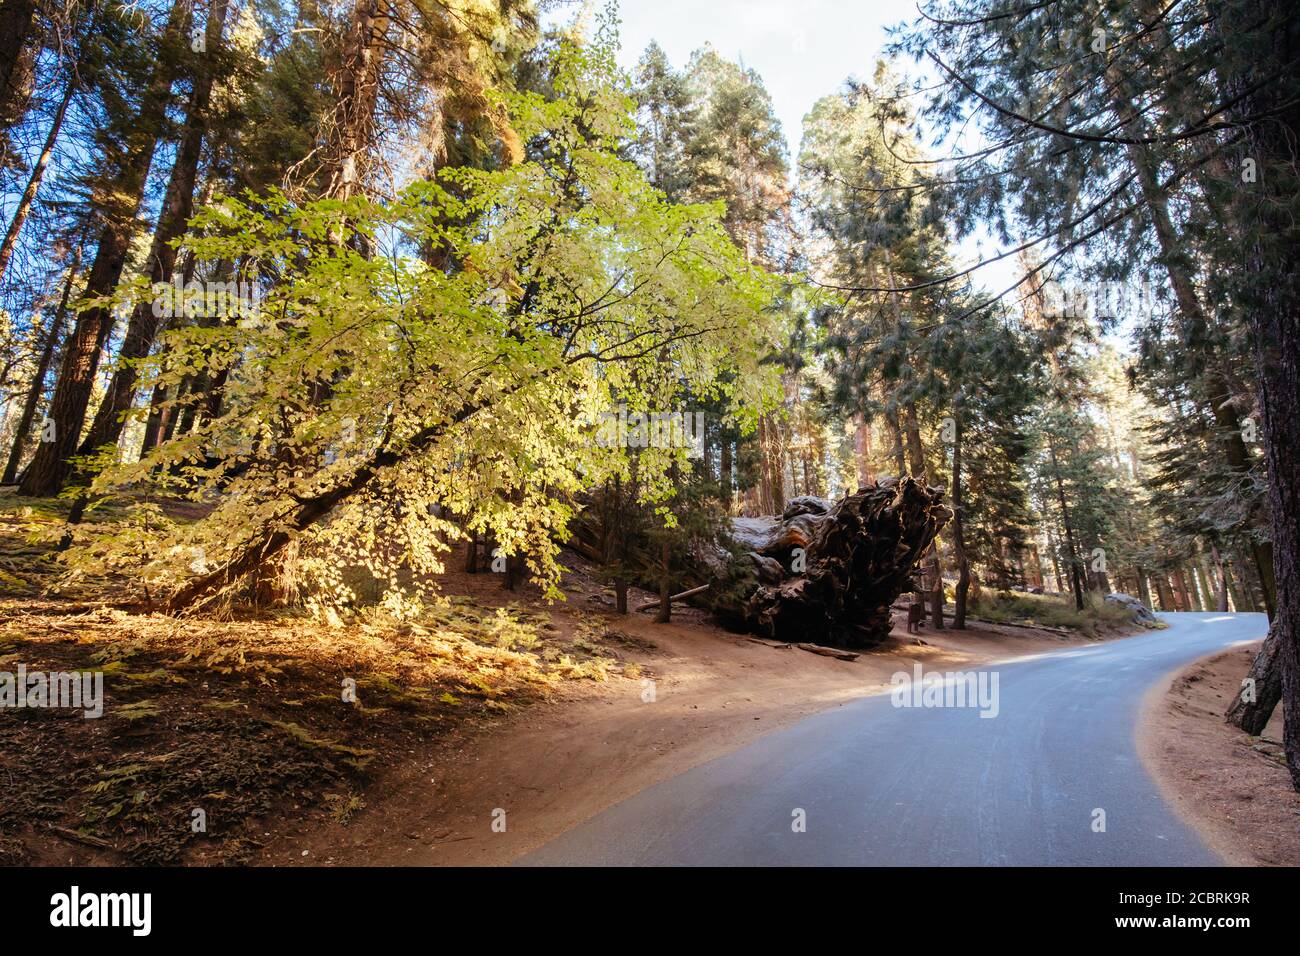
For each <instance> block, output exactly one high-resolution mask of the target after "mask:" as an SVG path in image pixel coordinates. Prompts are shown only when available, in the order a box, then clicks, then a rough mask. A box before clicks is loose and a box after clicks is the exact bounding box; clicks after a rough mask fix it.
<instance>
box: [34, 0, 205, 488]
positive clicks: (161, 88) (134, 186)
mask: <svg viewBox="0 0 1300 956" xmlns="http://www.w3.org/2000/svg"><path fill="white" fill-rule="evenodd" d="M186 4H187V0H176V2H175V3H174V4H173V5H172V8H171V13H170V15H169V17H168V22H167V26H166V28H165V41H164V42H165V43H170V42H174V41H175V40H176V39H177V38H178V37H179V36H180V35H181V33H182V31H183V29H184V25H185V22H186V20H187V19H188V17H187V5H186ZM174 78H175V69H174V66H173V65H172V64H171V63H170V62H169V61H168V59H166V58H164V60H163V61H161V62H160V63H159V64H158V65H157V66H156V67H155V69H154V72H153V76H152V77H151V78H150V81H149V86H148V89H147V90H146V92H145V95H144V97H143V100H142V102H141V105H140V110H139V113H138V114H137V122H136V124H135V126H134V127H133V128H132V133H131V136H130V139H129V141H128V142H127V143H126V145H125V148H124V157H123V162H122V166H121V168H120V170H119V172H118V174H117V175H116V177H115V178H114V181H113V182H112V184H111V186H110V187H107V188H105V189H102V190H100V191H99V193H98V195H97V196H96V200H95V202H96V206H97V207H98V211H99V212H100V214H101V215H102V216H103V218H104V220H105V226H104V230H103V232H102V234H101V235H100V239H99V244H98V247H97V248H96V250H95V259H94V262H93V264H92V265H91V267H90V275H89V277H88V279H87V282H86V296H87V297H88V298H89V297H103V296H109V295H111V294H112V293H113V291H114V289H116V287H117V283H118V281H119V280H120V279H121V277H122V270H123V269H124V268H125V266H126V258H127V255H128V253H129V252H130V246H131V239H132V237H133V236H134V234H135V230H136V225H137V223H136V213H137V211H138V210H139V208H140V202H141V199H142V198H143V196H144V189H145V185H146V182H147V180H148V177H149V167H150V166H151V165H152V164H153V156H154V152H155V150H156V149H157V146H158V141H159V139H160V137H161V135H162V131H163V127H164V124H165V122H166V118H167V116H166V113H167V104H168V101H169V100H170V99H171V87H172V81H173V79H174ZM112 326H113V315H112V312H111V310H109V309H108V308H106V307H105V306H102V305H92V306H88V307H87V308H86V309H84V310H83V311H82V312H81V313H80V314H78V316H77V323H76V326H75V327H74V328H73V331H72V335H71V336H70V337H69V339H68V345H67V347H66V348H65V349H64V355H63V362H62V363H61V365H60V367H59V379H58V383H57V384H56V385H55V388H54V398H53V400H52V401H51V402H50V419H51V420H52V421H53V422H54V429H55V440H54V441H52V442H42V443H41V444H40V445H39V446H37V449H36V454H35V456H34V457H33V458H32V463H31V464H30V465H29V466H28V468H27V473H26V475H24V477H23V482H22V485H21V486H20V487H19V493H20V494H23V495H52V494H56V493H57V492H58V491H59V490H60V489H61V488H62V487H63V484H64V482H65V480H66V479H67V476H68V472H69V464H68V458H69V457H71V455H72V454H73V452H74V451H75V450H76V447H77V442H78V440H79V439H80V438H81V429H82V426H83V425H84V424H85V421H86V408H87V405H88V404H89V402H90V393H91V388H92V385H93V384H94V377H95V372H96V370H97V368H98V366H99V357H100V353H101V352H102V351H103V349H104V344H105V342H106V341H107V339H108V335H109V332H110V331H111V330H112Z"/></svg>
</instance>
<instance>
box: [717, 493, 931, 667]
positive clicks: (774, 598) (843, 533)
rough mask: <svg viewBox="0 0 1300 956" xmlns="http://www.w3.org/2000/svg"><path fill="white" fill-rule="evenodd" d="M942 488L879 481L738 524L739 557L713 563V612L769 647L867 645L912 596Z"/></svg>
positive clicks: (801, 501) (876, 640) (735, 527)
mask: <svg viewBox="0 0 1300 956" xmlns="http://www.w3.org/2000/svg"><path fill="white" fill-rule="evenodd" d="M942 501H943V491H942V490H941V489H938V488H929V487H927V486H926V485H925V484H923V483H922V482H920V481H916V480H914V479H912V478H903V479H901V480H899V479H894V478H885V479H882V480H881V481H880V482H879V483H877V484H872V485H868V486H866V487H864V488H861V489H860V490H859V491H858V492H857V493H856V494H852V495H848V496H846V497H844V498H842V499H840V500H839V501H838V502H836V503H834V504H831V503H829V502H827V501H825V500H824V499H820V498H813V497H807V496H805V497H802V498H796V499H794V500H793V501H791V502H790V504H789V506H788V507H787V508H786V510H785V513H784V514H782V515H781V517H780V518H779V519H778V518H766V519H764V518H748V519H746V518H739V519H735V520H734V521H733V531H732V534H733V537H734V538H735V539H736V541H737V543H738V544H739V545H740V546H741V547H744V548H747V549H748V550H747V551H745V552H744V553H743V554H741V555H739V556H732V557H731V558H730V560H729V561H727V562H726V566H725V567H717V566H716V565H715V575H716V576H717V577H719V578H720V579H721V583H720V585H719V586H718V587H715V588H714V589H713V590H711V591H710V598H711V601H710V604H711V606H712V608H713V610H714V611H715V612H716V613H717V614H718V615H719V616H720V617H721V618H722V619H723V621H724V622H725V623H727V624H729V625H731V626H734V627H738V628H740V629H743V630H746V631H750V632H752V633H755V634H759V635H761V636H763V637H768V638H773V639H775V640H782V641H790V642H792V643H800V642H812V643H816V644H823V645H831V646H835V647H858V648H861V647H872V646H874V645H876V644H879V643H880V642H882V641H884V640H885V639H886V638H887V637H888V636H889V632H890V630H891V628H892V626H893V622H892V619H891V616H890V608H891V605H892V604H893V603H894V601H895V600H896V599H897V598H898V596H899V595H900V594H902V593H903V592H905V591H909V590H912V589H913V587H914V582H913V580H912V574H913V571H914V569H915V566H916V562H917V560H918V559H919V558H920V557H921V555H922V554H924V553H925V551H926V549H927V548H929V547H930V544H931V543H932V542H933V541H934V538H935V536H936V535H937V534H938V533H939V530H940V529H941V528H942V527H943V526H944V524H946V523H947V521H948V519H949V518H950V517H951V516H952V512H951V511H949V510H948V509H947V508H946V507H944V505H943V504H942Z"/></svg>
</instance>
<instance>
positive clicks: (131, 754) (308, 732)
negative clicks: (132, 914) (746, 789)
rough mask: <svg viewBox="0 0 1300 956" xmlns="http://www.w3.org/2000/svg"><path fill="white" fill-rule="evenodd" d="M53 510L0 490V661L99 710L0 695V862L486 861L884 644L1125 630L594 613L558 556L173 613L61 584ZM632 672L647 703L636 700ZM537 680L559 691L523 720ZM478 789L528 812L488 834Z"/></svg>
mask: <svg viewBox="0 0 1300 956" xmlns="http://www.w3.org/2000/svg"><path fill="white" fill-rule="evenodd" d="M168 507H169V508H172V507H173V506H171V505H169V506H168ZM182 508H183V506H177V508H176V510H177V513H178V514H179V513H181V510H182ZM66 511H67V504H66V503H65V502H61V501H31V500H29V499H24V500H22V501H14V500H12V499H11V500H8V501H6V500H4V499H0V585H2V590H0V593H2V594H3V597H2V598H0V671H9V672H13V671H14V670H15V669H16V668H17V666H18V665H19V664H22V665H24V666H25V667H26V669H27V671H28V672H29V673H30V672H32V671H36V670H41V669H43V670H46V671H92V672H93V671H98V672H102V673H103V675H104V713H103V716H102V717H101V718H98V719H86V718H84V717H83V716H82V714H81V713H80V712H79V711H69V710H56V709H19V710H10V709H6V710H5V711H4V712H3V713H2V714H0V780H2V781H3V784H4V786H3V790H2V791H0V792H2V793H3V797H2V798H0V863H9V864H13V863H49V864H53V863H68V862H76V863H123V862H126V863H175V862H187V863H236V862H259V861H268V862H270V861H273V862H304V863H316V862H322V861H331V862H368V861H369V862H379V861H376V860H373V859H372V858H373V856H374V855H375V854H377V853H378V854H380V855H384V854H387V855H388V856H389V857H390V858H393V860H392V861H394V862H396V861H398V860H397V858H400V857H401V855H402V854H411V853H414V854H415V857H416V861H418V862H461V861H466V860H480V861H484V862H501V861H504V860H507V859H509V858H512V857H513V856H515V855H517V854H518V853H519V852H524V851H525V850H526V849H527V848H529V847H530V846H531V845H533V844H534V843H536V841H537V840H539V839H540V838H541V836H542V835H544V834H545V833H548V832H552V831H558V830H559V829H562V828H563V827H564V826H566V825H569V824H570V823H572V822H573V821H574V820H575V819H580V818H581V817H582V815H584V814H587V813H590V812H595V811H596V810H598V809H600V808H601V807H602V806H604V805H608V803H609V802H612V801H613V800H614V799H615V798H616V797H618V796H619V795H620V794H625V793H630V792H635V789H637V788H639V787H641V786H645V785H648V784H649V783H652V782H654V781H655V780H656V779H660V778H662V777H663V776H665V775H668V774H671V773H674V772H678V771H680V770H681V769H685V768H686V767H687V766H690V765H692V764H693V763H696V762H699V761H701V760H704V759H708V758H709V757H710V756H713V755H715V754H716V753H719V752H724V751H725V750H726V749H730V748H732V747H735V746H739V745H740V744H742V743H744V742H746V741H747V740H749V739H751V738H752V737H754V736H755V735H757V734H758V733H761V732H767V731H769V730H771V729H775V728H776V727H778V726H781V725H783V724H785V723H789V722H791V721H793V720H794V719H797V718H798V717H800V716H804V715H806V714H808V713H812V712H815V711H816V710H818V709H821V708H824V707H826V706H833V705H834V703H836V702H838V701H842V700H847V699H850V698H851V697H853V696H857V695H860V694H861V693H864V692H869V691H870V690H871V689H873V688H879V687H883V686H885V685H886V684H887V682H888V679H889V675H890V674H891V673H893V672H894V671H896V670H898V669H899V668H900V667H908V666H910V664H909V663H908V662H909V661H910V660H924V661H925V665H926V666H927V667H929V666H957V665H964V664H969V663H973V662H979V661H982V660H989V659H992V658H995V657H999V656H1008V655H1013V654H1020V653H1027V652H1032V651H1035V650H1041V649H1043V648H1044V647H1047V648H1050V647H1052V646H1058V645H1059V644H1060V643H1062V642H1066V641H1078V640H1087V639H1095V638H1096V637H1098V636H1103V637H1105V636H1116V635H1118V634H1122V633H1131V632H1132V630H1133V628H1132V627H1129V626H1127V625H1126V624H1124V623H1121V622H1120V621H1119V619H1118V618H1115V619H1112V617H1113V615H1107V614H1106V612H1101V616H1098V612H1096V611H1095V610H1090V613H1088V614H1085V615H1076V616H1072V615H1073V612H1072V611H1068V610H1066V611H1058V610H1057V607H1056V606H1057V605H1060V604H1061V602H1060V601H1059V600H1057V599H1056V598H1044V597H1041V596H1025V595H1008V596H1004V597H1003V598H1001V599H998V598H996V597H995V596H992V595H990V596H989V597H988V599H987V600H984V601H981V602H980V604H979V605H978V608H977V610H978V611H981V612H982V613H984V614H986V615H1000V616H1001V618H1002V619H1009V618H1011V617H1012V616H1013V611H1014V608H1015V607H1017V606H1019V604H1022V603H1023V602H1024V601H1026V600H1029V601H1031V604H1030V610H1031V611H1033V612H1035V614H1036V615H1037V618H1038V623H1044V624H1046V623H1048V622H1049V621H1050V623H1051V625H1052V626H1054V627H1055V628H1056V629H1052V630H1040V629H1036V628H1032V627H1025V626H998V625H993V624H987V623H978V622H976V623H974V624H973V626H972V629H971V630H970V631H967V632H965V633H962V634H958V633H957V632H953V631H945V632H943V633H942V634H936V633H935V632H933V631H930V630H929V629H927V630H926V632H925V633H924V637H923V641H922V642H920V643H918V642H917V641H916V640H915V639H914V638H912V637H910V636H909V635H907V634H906V633H905V628H904V626H903V621H902V617H901V616H900V617H899V620H898V621H897V622H896V627H895V636H894V638H892V639H891V641H890V642H889V643H888V644H886V645H885V646H884V647H882V648H880V649H879V651H878V652H872V653H870V654H866V655H863V656H862V658H861V659H860V660H857V661H854V662H846V661H837V660H830V659H828V658H825V657H821V656H818V655H814V654H806V653H803V652H801V651H798V650H791V649H790V648H789V647H788V646H781V647H779V648H776V647H773V646H772V645H771V644H770V643H761V642H756V641H752V640H750V639H747V638H745V637H744V636H740V635H731V634H727V633H725V632H723V631H721V630H719V629H718V628H716V627H713V626H712V625H711V624H710V623H709V622H708V621H707V620H706V618H705V616H704V614H703V612H700V611H698V610H695V609H682V611H680V612H678V613H675V615H674V623H673V624H671V625H667V626H664V625H655V624H654V623H653V622H652V621H651V620H650V617H649V615H645V614H642V615H635V614H634V615H632V616H631V617H629V618H620V617H618V616H616V615H614V614H613V613H612V607H611V605H612V601H611V600H610V598H609V596H608V594H607V593H606V592H605V589H604V588H602V587H601V585H600V584H598V583H597V582H596V581H595V580H594V578H593V577H592V576H591V575H590V574H588V573H586V571H585V570H584V566H585V562H584V561H582V560H581V559H577V558H576V556H573V555H570V556H568V558H567V559H566V563H567V564H569V565H570V566H572V567H573V568H574V569H575V570H574V571H573V572H572V573H570V574H568V575H567V576H566V578H565V581H564V585H563V586H564V590H565V592H566V595H567V598H568V600H567V601H565V602H564V603H562V604H556V605H551V606H547V605H545V604H544V603H543V602H542V601H541V595H540V593H539V592H538V591H537V590H536V589H534V588H531V587H528V586H522V585H521V587H520V588H519V589H518V590H517V591H514V592H509V591H505V590H504V589H503V588H502V587H501V584H500V577H499V576H498V575H492V574H478V575H466V574H463V573H460V572H454V573H449V574H447V575H445V577H444V580H443V582H442V585H443V592H444V595H445V600H443V601H441V602H439V603H438V604H437V605H436V606H431V607H429V608H427V609H426V610H425V612H424V613H423V614H422V615H421V616H419V617H418V618H416V619H415V620H407V621H403V622H400V623H399V622H396V621H393V620H391V619H385V617H384V616H383V615H382V614H380V613H378V612H376V613H374V614H360V615H358V616H357V618H356V619H355V620H349V621H347V622H345V623H344V624H342V625H336V626H329V625H327V624H324V623H322V622H320V621H319V620H316V619H314V618H312V617H310V616H307V615H306V614H300V613H293V612H289V611H281V612H276V613H268V612H261V613H257V614H253V613H252V612H249V611H244V612H242V613H240V612H238V610H236V611H235V612H230V613H226V614H224V615H222V616H221V617H217V616H206V617H205V616H193V617H187V618H179V619H178V618H173V617H168V616H165V615H162V614H157V613H149V612H148V610H147V608H145V607H141V606H139V605H138V604H137V605H134V606H132V605H127V604H124V603H123V595H124V594H125V593H128V592H127V591H126V589H125V588H124V586H123V585H124V582H121V581H116V580H114V579H112V578H111V577H109V576H104V577H102V578H95V577H93V576H92V577H89V578H83V579H81V580H78V581H76V582H75V583H68V582H66V580H65V579H64V577H63V574H62V566H61V565H60V564H59V562H58V561H57V558H56V553H55V550H54V546H55V542H56V541H57V539H58V536H59V534H60V529H61V527H62V523H63V520H64V517H65V515H66ZM110 517H111V516H110ZM649 596H650V595H648V594H646V593H644V592H640V591H635V590H634V591H633V595H632V600H633V603H634V604H635V603H637V602H639V601H640V600H643V599H646V598H648V597H649ZM1017 602H1019V603H1017ZM350 682H355V683H350ZM349 686H352V687H355V702H349V701H348V700H347V699H345V697H346V694H345V690H346V689H347V688H348V687H349ZM652 686H654V687H658V688H659V690H660V692H662V693H665V694H667V696H668V698H669V702H670V706H667V707H664V706H660V707H657V708H647V707H645V706H644V704H645V703H646V702H647V693H646V688H647V687H652ZM649 699H650V701H651V702H653V699H654V695H653V694H650V695H649ZM545 701H549V702H552V703H557V704H563V705H564V706H563V707H557V708H551V709H548V710H546V711H545V713H544V714H543V715H541V716H540V717H535V716H528V715H531V714H533V711H534V708H532V707H531V706H530V705H534V704H537V703H540V702H545ZM661 702H662V698H661ZM505 728H509V733H506V732H505ZM592 740H597V741H599V745H598V746H596V745H589V741H592ZM557 743H558V744H560V745H561V750H559V751H556V750H555V747H556V745H557ZM471 767H472V769H473V770H474V773H471V772H470V769H471ZM538 783H541V784H543V785H542V786H537V785H536V784H538ZM503 790H504V791H505V793H504V794H503V793H502V791H503ZM557 793H564V794H565V796H564V798H563V799H562V800H559V801H558V802H557V799H556V794H557ZM539 795H544V797H543V798H539ZM507 796H508V797H509V799H507ZM530 801H531V804H530ZM499 803H509V804H510V806H511V807H512V808H516V809H518V810H520V811H522V812H524V813H525V819H529V813H530V812H531V819H532V821H533V824H534V825H533V826H532V827H531V828H525V829H524V830H523V831H522V833H521V830H520V828H519V827H516V828H515V830H514V831H512V836H511V838H510V839H508V840H498V841H496V842H495V843H494V844H492V845H491V847H490V848H489V847H488V846H486V845H485V844H484V842H483V839H482V837H483V836H485V835H487V834H491V833H494V832H496V831H494V830H492V829H491V827H490V823H491V817H490V814H491V813H492V811H493V810H494V809H495V808H496V806H497V804H499ZM530 806H532V810H531V811H530V810H529V807H530ZM195 811H201V812H202V818H203V822H204V826H203V827H202V828H199V829H196V826H195V820H196V819H197V817H198V815H196V813H195ZM357 821H362V822H361V824H360V825H358V823H357ZM471 831H472V835H470V836H467V835H466V834H467V833H468V832H471ZM395 844H396V847H395ZM448 846H450V847H451V850H450V851H448V850H447V847H448ZM439 847H441V848H442V850H441V851H440V852H438V851H437V850H438V848H439ZM300 848H306V849H300Z"/></svg>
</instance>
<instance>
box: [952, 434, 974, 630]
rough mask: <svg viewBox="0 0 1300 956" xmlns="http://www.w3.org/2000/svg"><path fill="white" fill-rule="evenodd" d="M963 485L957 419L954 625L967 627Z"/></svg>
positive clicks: (953, 472)
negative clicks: (962, 514)
mask: <svg viewBox="0 0 1300 956" xmlns="http://www.w3.org/2000/svg"><path fill="white" fill-rule="evenodd" d="M962 502H963V498H962V487H961V420H960V418H958V419H957V420H956V428H955V429H954V436H953V446H952V545H953V554H954V556H955V557H956V558H957V590H956V593H955V594H954V596H953V600H954V606H953V613H952V626H953V627H954V628H956V629H957V630H959V631H964V630H965V629H966V596H967V594H968V593H969V592H970V559H969V558H968V557H967V555H966V535H965V532H964V529H963V527H962V517H961V511H962V506H963V505H962Z"/></svg>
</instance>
